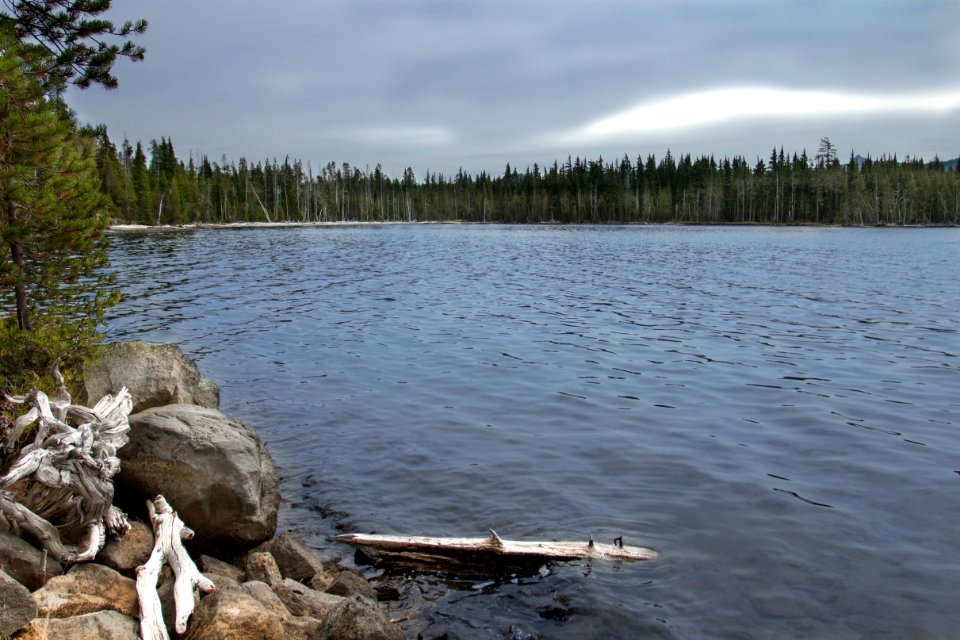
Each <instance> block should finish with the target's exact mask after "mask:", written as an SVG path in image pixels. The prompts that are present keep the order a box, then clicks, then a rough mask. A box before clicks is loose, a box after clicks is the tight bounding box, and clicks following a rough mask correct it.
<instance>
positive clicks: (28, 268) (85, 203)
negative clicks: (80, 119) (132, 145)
mask: <svg viewBox="0 0 960 640" xmlns="http://www.w3.org/2000/svg"><path fill="white" fill-rule="evenodd" d="M0 48H2V55H0V132H2V134H0V135H2V138H0V221H2V225H0V231H2V233H0V282H2V285H3V289H2V294H0V302H2V310H3V315H2V317H0V376H2V378H3V379H2V380H0V383H2V384H4V386H8V385H10V386H14V387H17V386H20V385H22V384H25V383H30V382H32V381H33V380H31V379H32V378H36V377H39V376H43V375H44V374H46V373H47V372H48V371H49V369H50V367H51V366H52V364H53V363H54V361H56V360H58V359H60V360H61V361H62V363H63V364H62V366H64V368H65V369H76V368H77V365H79V363H80V362H81V361H82V359H83V358H84V357H86V356H87V355H89V353H90V352H91V351H92V350H93V349H94V348H95V345H96V344H97V341H98V339H97V333H96V329H97V325H98V324H99V323H100V321H101V319H102V316H103V313H104V311H105V310H106V309H107V308H108V307H109V305H110V304H112V303H113V302H115V301H116V296H115V294H113V293H110V292H109V291H108V290H107V286H108V284H109V277H108V276H107V275H105V274H104V273H103V270H102V268H103V267H104V266H105V265H106V241H105V239H104V235H103V231H104V229H105V227H106V225H107V223H108V220H107V216H106V215H105V211H106V207H107V204H108V203H107V200H106V198H105V196H104V195H103V194H102V193H101V191H100V180H99V177H98V175H97V169H96V165H95V163H94V155H93V152H94V141H93V140H92V139H91V137H90V136H86V137H82V136H80V135H79V133H78V132H77V127H76V124H75V123H74V122H73V121H72V120H71V119H70V117H69V116H68V114H67V112H66V109H65V107H64V106H63V105H62V103H60V102H59V101H58V100H52V99H50V98H49V97H48V96H46V95H45V93H44V88H43V87H42V86H41V85H40V83H39V82H38V81H37V80H36V79H35V76H34V75H33V72H35V71H36V69H37V68H38V62H37V60H36V59H34V58H33V57H32V56H33V53H32V52H31V51H30V50H29V49H24V48H23V47H21V46H20V45H19V43H18V42H17V40H16V39H15V38H12V37H11V36H10V35H9V34H7V33H2V30H0ZM40 62H42V61H40Z"/></svg>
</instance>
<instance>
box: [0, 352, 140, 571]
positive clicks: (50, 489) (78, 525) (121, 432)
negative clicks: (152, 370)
mask: <svg viewBox="0 0 960 640" xmlns="http://www.w3.org/2000/svg"><path fill="white" fill-rule="evenodd" d="M54 379H55V380H56V382H57V392H56V395H55V396H54V399H53V400H52V401H51V400H50V399H49V398H48V397H47V395H46V394H45V393H43V392H42V391H32V392H31V393H29V394H27V395H26V396H23V397H13V398H12V397H10V396H6V397H7V400H9V401H11V402H14V403H18V404H23V405H25V406H26V407H27V412H26V413H25V414H24V415H22V416H20V418H18V419H17V420H16V421H15V422H14V424H13V428H12V430H11V432H10V433H9V434H8V436H7V438H6V441H5V443H4V448H5V449H6V450H7V451H12V450H14V448H15V447H16V444H17V442H18V441H19V440H20V439H21V437H22V436H23V434H24V433H25V432H26V431H27V427H29V426H31V425H32V424H33V423H37V426H36V431H35V433H34V437H33V441H32V442H30V443H29V444H27V445H26V446H24V447H23V448H22V449H20V451H19V455H18V456H17V459H16V460H15V461H14V463H13V464H12V465H11V466H10V468H9V470H8V471H7V473H6V474H5V475H4V476H3V477H2V478H0V489H2V491H0V513H2V514H3V515H5V516H7V519H8V520H9V521H10V522H11V524H12V525H13V527H14V532H15V533H19V532H20V530H24V531H28V532H29V533H31V534H32V535H33V536H34V537H35V538H36V539H37V540H38V541H39V542H40V544H42V545H43V547H44V548H45V549H46V550H47V551H48V552H49V553H50V554H51V555H53V556H54V557H55V558H57V559H58V560H61V561H64V562H81V561H85V560H92V559H93V558H94V556H96V554H97V552H98V551H99V550H100V548H101V547H103V543H104V540H105V534H106V532H107V530H108V529H109V530H110V531H111V532H112V533H123V532H125V531H126V530H127V529H129V523H128V522H127V519H126V516H124V515H123V513H122V512H121V511H119V510H118V509H116V508H115V507H114V506H113V476H115V475H116V474H117V472H118V471H119V470H120V459H119V458H117V449H119V448H120V447H122V446H123V445H124V444H125V443H126V442H127V432H128V431H129V430H130V425H129V424H128V422H127V417H128V416H129V415H130V410H131V408H132V407H133V403H132V401H131V398H130V393H129V392H128V391H127V390H126V388H124V389H121V390H120V392H119V393H117V394H116V395H115V396H114V395H106V396H104V397H103V398H102V399H101V400H100V402H98V403H97V404H96V405H94V406H93V408H87V407H83V406H80V405H75V404H71V398H70V394H69V393H68V392H67V390H66V387H65V386H64V384H63V378H62V377H61V376H60V372H59V371H57V370H54Z"/></svg>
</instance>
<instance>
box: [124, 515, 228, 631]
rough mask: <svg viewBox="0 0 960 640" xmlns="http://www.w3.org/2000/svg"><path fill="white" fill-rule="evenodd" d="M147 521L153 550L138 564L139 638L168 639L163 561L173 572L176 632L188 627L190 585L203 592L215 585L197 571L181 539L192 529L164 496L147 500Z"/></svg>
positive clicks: (190, 604)
mask: <svg viewBox="0 0 960 640" xmlns="http://www.w3.org/2000/svg"><path fill="white" fill-rule="evenodd" d="M147 511H149V512H150V522H151V523H152V524H153V534H154V543H153V551H152V552H151V554H150V557H149V558H148V559H147V561H146V562H145V563H143V564H142V565H140V566H139V567H137V599H138V600H139V602H140V637H141V638H143V640H169V638H170V636H169V634H168V633H167V627H166V625H164V623H163V613H162V611H161V607H160V596H159V594H158V593H157V580H158V579H159V577H160V570H161V569H162V568H163V564H164V562H166V563H168V564H169V565H170V568H171V569H173V573H174V576H175V578H174V582H173V600H174V604H175V606H176V621H175V623H174V629H175V630H176V632H177V633H183V632H185V631H186V630H187V620H188V619H189V618H190V615H191V614H192V613H193V608H194V599H193V588H194V587H197V588H198V589H200V590H201V591H203V592H204V593H208V592H210V591H213V589H214V585H213V582H211V581H210V580H209V579H208V578H207V577H206V576H204V575H203V574H202V573H200V570H199V569H197V565H196V564H194V562H193V560H192V559H191V558H190V554H188V553H187V550H186V549H184V548H183V543H182V542H181V540H190V539H191V538H193V530H192V529H190V528H189V527H187V526H186V525H185V524H184V523H183V520H181V519H180V517H179V516H178V515H177V512H176V511H174V510H173V509H172V508H171V507H170V505H169V503H167V501H166V499H165V498H164V497H163V496H157V497H156V498H154V499H153V500H148V501H147Z"/></svg>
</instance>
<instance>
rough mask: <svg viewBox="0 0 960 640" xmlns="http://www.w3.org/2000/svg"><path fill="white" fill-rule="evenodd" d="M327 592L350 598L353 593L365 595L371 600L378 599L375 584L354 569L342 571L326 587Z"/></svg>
mask: <svg viewBox="0 0 960 640" xmlns="http://www.w3.org/2000/svg"><path fill="white" fill-rule="evenodd" d="M326 592H327V593H332V594H333V595H335V596H343V597H344V598H349V597H350V596H353V595H358V596H363V597H364V598H368V599H370V600H373V601H376V600H377V591H376V589H374V588H373V585H372V584H370V583H369V582H367V581H366V580H364V579H363V578H362V577H361V576H360V575H359V574H356V573H354V572H353V571H341V572H340V573H338V574H337V577H335V578H334V579H333V582H332V583H331V584H330V586H328V587H327V589H326Z"/></svg>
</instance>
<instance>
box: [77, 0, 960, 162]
mask: <svg viewBox="0 0 960 640" xmlns="http://www.w3.org/2000/svg"><path fill="white" fill-rule="evenodd" d="M113 5H114V6H113V8H112V9H111V14H110V16H111V17H112V18H113V19H114V20H121V21H122V20H123V19H135V18H141V17H142V18H146V19H147V20H148V22H149V28H148V30H147V32H146V34H144V35H143V36H142V37H141V38H139V39H138V42H139V43H140V44H142V45H144V46H145V47H146V49H147V54H146V59H145V60H144V61H143V62H139V63H131V62H130V61H127V60H121V61H120V62H118V63H117V65H116V67H115V72H116V75H117V77H118V78H119V80H120V87H119V88H118V89H116V90H113V91H106V90H103V89H100V88H91V89H88V90H86V91H80V90H77V89H71V90H70V91H69V92H68V95H67V100H68V102H69V104H70V105H71V107H73V108H74V109H75V110H76V111H77V113H78V116H79V118H80V119H81V121H82V122H89V123H93V124H100V123H102V124H106V125H107V127H108V131H109V132H110V135H111V137H112V138H113V139H114V140H115V141H116V142H118V143H119V142H120V141H122V140H123V138H124V136H126V137H127V138H128V139H130V140H131V141H132V142H134V143H135V142H136V141H138V140H139V141H142V142H143V143H144V144H145V146H146V143H148V142H149V141H150V140H151V139H160V138H161V137H168V138H171V139H172V141H173V144H174V147H175V148H176V151H177V154H178V155H179V156H180V157H181V159H184V160H186V159H187V158H188V157H189V156H190V155H191V154H192V155H193V156H194V157H198V156H200V155H206V156H208V157H209V158H210V160H211V161H212V162H218V163H219V162H221V159H222V158H223V157H226V159H227V160H228V161H236V160H239V158H240V157H246V158H247V159H248V160H249V161H251V162H257V161H262V160H267V159H274V158H276V159H278V160H279V161H281V162H282V161H283V159H284V158H285V157H290V159H291V160H293V159H300V160H302V161H303V162H304V163H307V162H310V163H311V165H312V167H313V168H314V170H317V169H318V168H319V167H322V166H323V165H325V164H326V163H327V162H330V161H334V162H336V163H337V164H340V163H343V162H348V163H350V164H351V165H353V166H358V167H361V168H364V167H370V168H371V169H372V168H373V167H374V166H376V164H378V163H380V164H382V167H383V169H384V171H386V172H387V173H389V174H392V175H397V176H399V175H401V174H402V172H403V170H404V168H405V167H408V166H409V167H412V168H413V169H414V171H415V173H416V175H417V176H418V177H422V176H423V175H424V173H425V172H427V171H430V172H439V173H444V174H446V175H452V174H455V173H456V172H457V170H458V169H460V168H463V169H464V170H466V171H468V172H471V173H478V172H480V171H487V172H488V173H493V174H501V173H502V172H503V170H504V167H505V165H506V164H507V163H510V164H511V165H512V166H514V167H517V168H519V169H520V170H521V171H522V170H524V169H525V168H527V167H531V166H532V165H533V164H534V163H538V164H539V165H540V166H544V165H549V164H552V163H553V161H554V160H560V161H561V162H562V161H563V160H565V159H566V157H567V156H574V157H576V156H580V157H585V158H590V159H596V158H598V157H600V156H602V157H603V158H605V159H606V160H614V159H619V158H622V157H623V156H624V154H626V155H627V156H629V157H630V158H631V159H632V160H635V159H636V158H637V157H638V156H643V157H644V158H646V156H647V155H648V154H655V155H656V156H657V157H658V158H660V157H662V155H663V154H664V152H666V150H667V149H670V150H671V151H672V153H673V154H674V155H675V156H676V155H677V154H683V153H690V154H692V155H693V156H694V157H697V156H700V155H714V156H716V157H718V158H720V157H725V156H726V157H732V156H734V155H742V156H744V157H746V158H747V159H749V160H751V161H752V160H755V159H756V157H763V158H766V157H769V155H770V150H771V148H774V147H776V148H778V149H779V147H781V146H782V147H783V148H784V149H785V150H786V152H787V153H791V152H793V151H796V152H800V151H802V150H804V149H805V150H807V152H808V154H809V155H811V156H812V155H813V154H815V153H816V150H817V147H818V146H819V142H820V139H821V138H823V137H829V138H830V140H831V141H832V143H833V144H834V145H835V146H836V148H837V150H838V152H839V154H840V156H841V158H843V159H846V158H847V157H849V154H850V153H851V151H852V152H855V153H857V154H861V155H863V156H867V155H868V154H869V155H872V156H873V157H878V156H880V155H882V154H888V155H889V154H893V153H896V154H897V155H898V157H900V158H903V157H904V156H906V155H909V156H922V157H924V158H926V159H928V160H929V159H932V158H933V156H934V155H939V157H940V158H941V159H946V158H954V157H957V156H958V155H960V0H931V1H926V0H902V1H901V0H896V1H894V0H889V1H888V0H827V1H819V0H807V1H787V0H714V1H709V2H708V1H683V0H672V1H667V0H662V1H658V2H653V1H644V0H634V1H630V2H628V1H610V0H581V1H579V2H572V1H567V0H549V1H543V2H542V1H540V0H513V1H509V2H508V1H501V0H482V1H480V0H476V1H466V0H376V1H368V0H260V1H257V2H255V1H253V0H114V1H113Z"/></svg>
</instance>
